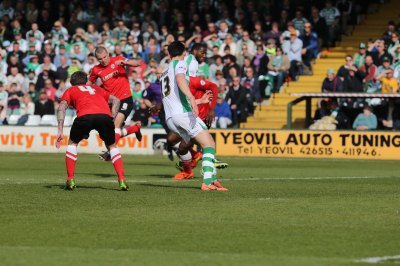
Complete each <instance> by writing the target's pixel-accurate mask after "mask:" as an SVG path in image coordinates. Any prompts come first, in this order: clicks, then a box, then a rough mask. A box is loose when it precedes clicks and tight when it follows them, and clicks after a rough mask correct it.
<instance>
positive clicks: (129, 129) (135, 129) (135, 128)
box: [124, 124, 141, 137]
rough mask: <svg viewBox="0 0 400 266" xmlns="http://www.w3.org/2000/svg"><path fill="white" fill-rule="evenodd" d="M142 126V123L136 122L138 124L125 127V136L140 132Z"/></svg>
mask: <svg viewBox="0 0 400 266" xmlns="http://www.w3.org/2000/svg"><path fill="white" fill-rule="evenodd" d="M140 128H141V125H140V124H136V125H133V126H129V127H126V128H124V133H125V134H124V137H125V136H128V135H130V134H133V133H136V132H139V130H140ZM125 131H126V132H125Z"/></svg>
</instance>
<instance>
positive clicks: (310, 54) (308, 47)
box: [300, 22, 318, 70]
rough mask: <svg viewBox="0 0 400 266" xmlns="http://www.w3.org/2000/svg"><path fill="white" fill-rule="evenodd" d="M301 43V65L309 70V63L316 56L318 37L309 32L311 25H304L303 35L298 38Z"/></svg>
mask: <svg viewBox="0 0 400 266" xmlns="http://www.w3.org/2000/svg"><path fill="white" fill-rule="evenodd" d="M300 39H301V40H302V41H303V49H302V51H301V55H302V59H303V63H304V64H305V65H306V66H307V67H308V68H309V69H310V70H311V61H312V60H313V59H314V58H316V57H317V55H318V36H317V34H316V33H315V32H313V31H311V23H309V22H307V23H305V24H304V34H303V35H301V36H300Z"/></svg>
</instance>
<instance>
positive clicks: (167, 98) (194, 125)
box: [160, 41, 227, 191]
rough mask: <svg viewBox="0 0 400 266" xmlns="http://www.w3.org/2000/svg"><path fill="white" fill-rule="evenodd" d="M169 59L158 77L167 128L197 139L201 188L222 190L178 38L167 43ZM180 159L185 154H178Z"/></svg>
mask: <svg viewBox="0 0 400 266" xmlns="http://www.w3.org/2000/svg"><path fill="white" fill-rule="evenodd" d="M168 52H169V55H170V57H171V62H170V64H169V66H168V70H167V71H166V72H164V73H163V74H162V76H161V78H160V81H161V91H162V96H163V105H164V109H165V116H166V122H167V125H168V128H169V129H170V130H171V131H173V132H175V133H176V134H178V135H180V136H181V137H182V138H183V140H184V141H185V142H186V143H188V142H190V141H191V140H194V141H195V142H197V143H198V144H199V145H200V146H201V147H202V149H203V156H202V170H203V173H204V174H203V184H202V186H201V189H202V190H205V191H208V190H220V191H226V190H227V189H226V188H224V187H222V185H221V184H220V182H219V181H218V180H217V178H216V170H215V166H214V159H215V142H214V139H213V138H212V136H211V134H210V133H209V132H208V131H207V130H205V129H206V127H205V125H204V122H203V121H201V120H200V119H199V118H198V117H197V114H198V109H197V104H196V101H195V98H194V96H193V95H192V93H191V92H190V88H189V84H188V81H187V80H188V78H189V77H188V66H187V64H186V62H185V61H183V59H184V56H185V46H184V45H183V44H182V43H181V42H179V41H175V42H172V43H171V44H170V45H169V46H168ZM180 156H181V159H182V160H187V159H186V158H185V156H186V154H180Z"/></svg>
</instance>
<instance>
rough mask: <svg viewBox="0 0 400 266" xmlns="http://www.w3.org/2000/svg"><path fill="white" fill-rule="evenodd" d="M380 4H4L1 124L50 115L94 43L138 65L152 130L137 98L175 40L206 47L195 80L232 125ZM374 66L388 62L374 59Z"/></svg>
mask: <svg viewBox="0 0 400 266" xmlns="http://www.w3.org/2000/svg"><path fill="white" fill-rule="evenodd" d="M377 2H380V1H377V0H337V1H334V0H324V1H317V0H283V1H273V0H262V1H257V0H250V1H243V0H234V1H226V0H199V1H178V0H152V1H150V0H149V1H138V0H132V1H129V0H113V1H111V0H109V1H106V0H85V1H78V0H70V1H64V0H58V1H57V0H53V1H50V0H41V1H38V0H37V1H35V0H16V1H10V0H3V1H2V2H1V3H0V46H1V47H0V124H6V123H7V118H8V117H9V116H10V115H12V114H17V115H22V116H21V121H19V123H20V124H23V123H24V121H25V120H26V115H29V114H38V115H40V116H43V115H45V114H54V110H55V107H56V106H57V101H58V100H59V99H60V97H61V95H62V93H63V92H64V91H65V90H66V89H67V88H68V87H69V86H70V84H69V77H70V76H71V74H72V73H73V72H74V71H77V70H80V69H83V70H84V71H86V72H89V71H90V69H91V68H92V67H93V66H94V65H95V64H97V62H96V57H95V55H94V54H93V52H94V49H95V48H96V47H97V46H98V45H103V46H105V47H107V49H108V50H109V52H110V53H111V54H112V55H122V56H124V57H126V58H135V59H140V62H141V64H140V66H139V67H136V68H130V69H127V70H128V76H129V79H130V84H131V89H132V91H133V97H134V100H135V102H136V110H137V111H136V114H134V119H142V120H143V122H144V124H145V125H146V124H148V125H150V124H157V123H158V122H159V119H158V118H157V116H156V115H152V114H148V113H146V112H145V111H144V109H145V107H144V106H145V105H144V104H143V103H144V102H143V101H144V100H143V99H142V93H143V92H144V91H145V90H146V89H147V88H148V87H149V86H150V85H151V84H155V83H157V67H159V66H165V65H166V64H167V63H168V57H167V56H166V48H167V46H168V44H169V43H170V42H171V41H173V40H180V41H182V42H184V43H185V44H186V46H187V48H188V50H189V49H190V48H191V46H192V45H193V44H194V43H202V44H203V45H204V46H205V47H206V48H207V60H206V62H204V63H201V64H200V65H199V71H198V75H199V76H201V77H203V78H206V79H209V80H211V81H213V82H215V83H217V84H218V86H219V88H220V93H219V96H218V105H217V115H220V116H221V117H223V119H220V120H217V123H216V125H215V126H218V127H227V126H231V127H236V126H238V124H239V123H241V122H244V121H246V118H247V117H248V116H249V115H252V114H253V112H254V105H255V103H260V102H261V101H262V100H263V99H265V98H268V97H269V95H270V94H271V93H274V92H279V91H280V89H281V87H282V84H283V83H284V82H285V81H286V80H288V78H290V79H291V80H296V79H297V77H298V75H302V74H303V73H309V74H312V60H313V59H314V58H316V57H317V55H318V53H319V51H320V49H321V48H322V47H326V48H330V47H332V46H334V45H335V43H336V41H338V40H340V39H341V36H342V34H348V28H349V26H350V29H351V25H355V24H357V23H358V22H359V21H360V19H362V16H363V15H364V14H366V13H367V12H369V10H368V8H371V7H372V6H373V5H371V4H375V3H377ZM395 50H396V49H395ZM396 51H398V50H396ZM375 59H376V58H374V60H375ZM378 59H379V60H381V61H383V59H384V58H382V57H381V56H380V53H379V56H378ZM363 60H364V59H362V58H357V59H355V63H356V64H360V65H363V64H364V63H363V62H362V61H363ZM342 83H346V82H345V81H343V82H342ZM347 83H349V82H347ZM350 83H351V82H350ZM228 107H229V108H228ZM24 115H25V116H24ZM225 118H226V119H225Z"/></svg>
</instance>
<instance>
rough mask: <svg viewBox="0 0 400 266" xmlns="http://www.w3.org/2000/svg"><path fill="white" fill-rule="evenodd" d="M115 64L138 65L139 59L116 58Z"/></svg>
mask: <svg viewBox="0 0 400 266" xmlns="http://www.w3.org/2000/svg"><path fill="white" fill-rule="evenodd" d="M115 64H116V65H120V66H130V67H137V66H139V65H140V61H139V60H136V59H128V60H117V61H115Z"/></svg>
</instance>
